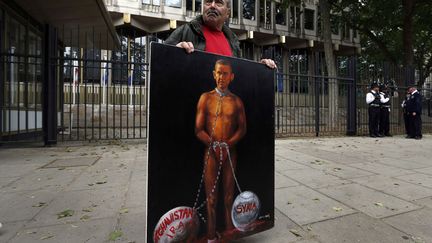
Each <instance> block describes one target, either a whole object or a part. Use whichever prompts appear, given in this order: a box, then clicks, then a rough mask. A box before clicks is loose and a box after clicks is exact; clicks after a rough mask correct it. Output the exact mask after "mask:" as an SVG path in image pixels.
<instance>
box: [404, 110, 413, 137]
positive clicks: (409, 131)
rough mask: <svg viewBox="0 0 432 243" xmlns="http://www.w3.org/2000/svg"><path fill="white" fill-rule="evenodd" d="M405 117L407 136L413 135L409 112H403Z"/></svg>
mask: <svg viewBox="0 0 432 243" xmlns="http://www.w3.org/2000/svg"><path fill="white" fill-rule="evenodd" d="M403 119H404V124H405V133H406V135H407V136H409V137H410V136H411V129H410V121H409V114H408V113H406V112H404V113H403Z"/></svg>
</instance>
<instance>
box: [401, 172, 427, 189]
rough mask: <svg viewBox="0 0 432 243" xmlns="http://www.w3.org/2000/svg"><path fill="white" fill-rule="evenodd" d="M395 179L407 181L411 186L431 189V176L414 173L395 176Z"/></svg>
mask: <svg viewBox="0 0 432 243" xmlns="http://www.w3.org/2000/svg"><path fill="white" fill-rule="evenodd" d="M396 178H397V179H401V180H403V181H407V182H410V183H413V184H417V185H422V186H425V187H429V188H432V175H427V174H423V173H415V174H409V175H403V176H397V177H396Z"/></svg>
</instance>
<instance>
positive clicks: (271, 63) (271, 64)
mask: <svg viewBox="0 0 432 243" xmlns="http://www.w3.org/2000/svg"><path fill="white" fill-rule="evenodd" d="M260 63H262V64H265V65H266V66H267V67H269V68H271V69H275V68H277V66H276V63H275V62H274V61H273V60H272V59H261V61H260Z"/></svg>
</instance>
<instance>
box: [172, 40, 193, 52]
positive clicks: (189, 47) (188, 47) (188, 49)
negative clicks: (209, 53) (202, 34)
mask: <svg viewBox="0 0 432 243" xmlns="http://www.w3.org/2000/svg"><path fill="white" fill-rule="evenodd" d="M176 46H177V47H180V48H183V49H185V51H186V52H187V53H192V52H193V51H194V50H195V49H194V46H193V44H192V42H186V41H182V42H180V43H178V44H177V45H176Z"/></svg>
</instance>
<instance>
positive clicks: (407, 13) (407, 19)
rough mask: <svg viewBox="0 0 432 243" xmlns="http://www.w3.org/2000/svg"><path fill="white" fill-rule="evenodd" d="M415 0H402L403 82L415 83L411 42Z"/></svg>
mask: <svg viewBox="0 0 432 243" xmlns="http://www.w3.org/2000/svg"><path fill="white" fill-rule="evenodd" d="M414 5H415V0H402V7H403V12H404V19H403V34H402V35H403V36H402V45H403V51H404V53H403V64H404V67H405V69H406V70H407V71H406V72H407V76H406V77H405V78H406V80H405V84H410V85H412V84H415V75H414V48H413V46H414V44H413V38H414V36H413V13H414Z"/></svg>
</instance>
